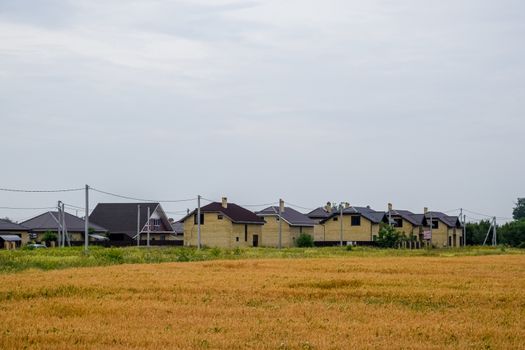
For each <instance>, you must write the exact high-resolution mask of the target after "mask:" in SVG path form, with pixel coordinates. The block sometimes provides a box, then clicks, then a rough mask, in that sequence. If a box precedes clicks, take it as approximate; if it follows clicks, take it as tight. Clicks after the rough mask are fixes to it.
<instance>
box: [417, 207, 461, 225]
mask: <svg viewBox="0 0 525 350" xmlns="http://www.w3.org/2000/svg"><path fill="white" fill-rule="evenodd" d="M431 215H432V219H438V220H440V221H441V222H442V223H444V224H445V225H447V226H448V227H462V225H461V221H460V220H459V218H458V217H457V216H450V215H447V214H445V213H441V212H439V211H431V212H428V213H426V214H425V217H426V219H430V216H431Z"/></svg>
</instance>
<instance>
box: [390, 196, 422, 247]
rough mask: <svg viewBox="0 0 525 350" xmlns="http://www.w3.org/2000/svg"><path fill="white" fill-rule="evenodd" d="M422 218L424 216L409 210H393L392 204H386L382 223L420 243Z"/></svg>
mask: <svg viewBox="0 0 525 350" xmlns="http://www.w3.org/2000/svg"><path fill="white" fill-rule="evenodd" d="M424 218H425V216H424V215H422V214H415V213H413V212H411V211H409V210H401V209H393V207H392V204H391V203H388V211H387V212H386V214H385V217H384V219H383V221H384V222H385V223H386V224H390V225H392V227H395V228H396V230H397V231H399V232H401V233H402V234H404V235H405V236H406V237H408V238H411V240H412V241H418V242H422V241H423V237H422V234H423V223H424Z"/></svg>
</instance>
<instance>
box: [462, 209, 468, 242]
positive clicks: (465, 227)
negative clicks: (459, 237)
mask: <svg viewBox="0 0 525 350" xmlns="http://www.w3.org/2000/svg"><path fill="white" fill-rule="evenodd" d="M463 246H464V247H466V246H467V215H465V214H463Z"/></svg>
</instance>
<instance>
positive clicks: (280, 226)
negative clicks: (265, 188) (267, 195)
mask: <svg viewBox="0 0 525 350" xmlns="http://www.w3.org/2000/svg"><path fill="white" fill-rule="evenodd" d="M283 205H284V201H283V200H282V199H279V249H281V248H282V247H283Z"/></svg>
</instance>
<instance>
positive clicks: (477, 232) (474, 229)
mask: <svg viewBox="0 0 525 350" xmlns="http://www.w3.org/2000/svg"><path fill="white" fill-rule="evenodd" d="M489 227H490V221H489V220H481V221H480V222H469V223H467V226H466V231H467V244H468V245H482V244H483V240H484V239H485V237H486V236H487V232H488V230H489Z"/></svg>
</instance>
